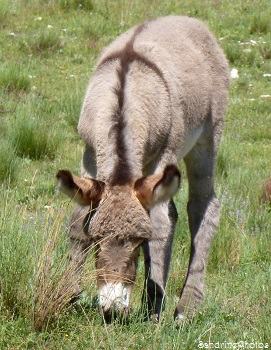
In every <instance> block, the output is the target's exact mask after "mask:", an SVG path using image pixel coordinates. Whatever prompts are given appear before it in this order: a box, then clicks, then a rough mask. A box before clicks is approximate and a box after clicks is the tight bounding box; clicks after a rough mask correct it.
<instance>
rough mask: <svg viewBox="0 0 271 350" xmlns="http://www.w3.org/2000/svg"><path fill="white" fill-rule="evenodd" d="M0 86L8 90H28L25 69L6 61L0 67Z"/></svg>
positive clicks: (28, 82) (28, 80) (28, 79)
mask: <svg viewBox="0 0 271 350" xmlns="http://www.w3.org/2000/svg"><path fill="white" fill-rule="evenodd" d="M0 88H2V89H4V90H6V91H8V92H20V91H29V90H30V78H29V75H28V73H27V71H26V69H25V68H24V67H23V66H22V65H19V64H16V63H8V64H4V65H2V67H0Z"/></svg>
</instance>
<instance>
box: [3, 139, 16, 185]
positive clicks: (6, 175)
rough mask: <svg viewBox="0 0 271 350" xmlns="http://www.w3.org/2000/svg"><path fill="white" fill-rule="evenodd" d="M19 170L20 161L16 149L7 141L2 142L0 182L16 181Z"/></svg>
mask: <svg viewBox="0 0 271 350" xmlns="http://www.w3.org/2000/svg"><path fill="white" fill-rule="evenodd" d="M17 170H18V159H17V158H16V153H15V150H14V147H12V145H11V144H10V143H9V142H8V141H6V140H1V141H0V182H3V181H5V180H8V181H10V182H12V181H13V180H15V179H16V173H17Z"/></svg>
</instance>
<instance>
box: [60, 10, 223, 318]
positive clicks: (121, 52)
mask: <svg viewBox="0 0 271 350" xmlns="http://www.w3.org/2000/svg"><path fill="white" fill-rule="evenodd" d="M228 75H229V74H228V64H227V60H226V58H225V56H224V54H223V52H222V50H221V48H220V47H219V45H218V44H217V42H216V40H215V38H214V37H213V35H212V34H211V33H210V32H209V30H208V28H207V27H206V26H205V25H204V24H203V23H202V22H200V21H199V20H196V19H193V18H189V17H182V16H169V17H164V18H158V19H156V20H152V21H149V22H146V23H144V24H141V25H138V26H136V27H134V28H132V29H130V30H128V31H127V32H125V33H124V34H122V35H121V36H119V37H118V38H117V39H116V40H115V41H114V42H113V43H112V44H110V45H109V46H108V47H107V48H106V49H105V50H104V52H103V54H102V55H101V58H100V60H99V61H98V64H97V67H96V69H95V71H94V73H93V76H92V78H91V80H90V82H89V85H88V89H87V92H86V97H85V100H84V104H83V108H82V112H81V115H80V119H79V124H78V131H79V134H80V136H81V137H82V139H83V140H84V141H85V144H86V149H85V152H84V156H83V162H82V177H81V178H80V177H77V176H75V175H73V174H71V173H70V172H69V171H66V170H61V171H59V172H58V174H57V178H58V183H59V188H60V190H61V191H63V192H64V193H65V194H67V195H68V196H69V197H71V198H73V199H74V200H75V201H76V202H77V206H76V207H75V209H74V211H73V214H72V219H71V228H70V246H71V259H72V260H74V261H76V263H77V264H78V274H80V271H81V267H82V265H83V263H84V261H85V259H86V254H87V252H88V250H89V248H90V246H91V245H92V244H93V247H94V251H95V261H96V268H97V271H96V275H97V284H98V292H99V305H100V309H101V311H102V312H103V315H104V316H105V317H106V318H108V317H109V316H110V315H111V314H113V315H115V314H116V313H120V314H123V313H124V314H126V313H127V312H128V308H129V301H130V296H131V292H132V287H133V284H134V281H135V277H136V268H137V261H138V253H139V249H140V247H142V249H143V253H144V263H145V277H146V282H145V287H144V292H143V297H142V300H143V301H146V309H147V310H148V314H149V315H158V317H159V314H160V312H161V311H162V309H163V300H164V297H165V288H166V282H167V278H168V271H169V263H170V256H171V247H172V241H173V235H174V230H175V225H176V221H177V211H176V208H175V205H174V202H173V200H172V197H173V196H174V194H175V193H176V191H177V189H178V187H179V182H180V173H179V171H178V169H177V164H178V161H180V160H181V159H183V160H184V162H185V165H186V169H187V176H188V181H189V200H188V205H187V211H188V217H189V227H190V231H191V253H190V261H189V268H188V272H187V277H186V281H185V283H184V287H183V290H182V292H181V296H180V300H179V303H178V305H177V307H176V311H175V315H174V316H175V318H176V319H177V320H180V321H181V320H183V318H184V317H186V316H190V315H192V314H193V313H194V310H195V309H196V307H197V305H198V304H199V302H200V301H201V300H202V298H203V289H204V276H205V270H206V263H207V259H208V253H209V250H210V245H211V242H212V239H213V237H214V234H215V231H216V228H217V226H218V221H219V202H218V200H217V198H216V195H215V192H214V173H215V164H216V154H217V150H218V145H219V142H220V139H221V133H222V124H223V117H224V115H225V111H226V105H227V100H228ZM80 290H81V289H80V285H78V289H77V290H76V291H75V294H77V293H78V294H79V293H80Z"/></svg>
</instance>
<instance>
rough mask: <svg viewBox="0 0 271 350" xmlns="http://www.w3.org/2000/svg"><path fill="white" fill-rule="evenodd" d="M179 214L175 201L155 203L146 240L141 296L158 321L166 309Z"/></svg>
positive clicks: (149, 312)
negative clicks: (150, 235) (164, 307)
mask: <svg viewBox="0 0 271 350" xmlns="http://www.w3.org/2000/svg"><path fill="white" fill-rule="evenodd" d="M177 218H178V214H177V211H176V207H175V204H174V202H173V200H171V201H170V202H169V203H168V202H167V203H163V204H159V205H157V206H155V207H154V208H153V209H151V211H150V219H151V221H152V223H153V233H152V237H151V239H150V240H149V241H148V242H146V243H144V245H143V252H144V258H145V286H144V292H143V297H142V303H143V305H144V304H146V303H147V307H148V315H149V316H154V317H155V318H156V319H157V320H158V318H159V315H160V313H161V311H162V309H163V303H164V298H165V287H166V282H167V278H168V270H169V263H170V256H171V246H172V241H173V234H174V230H175V225H176V222H177Z"/></svg>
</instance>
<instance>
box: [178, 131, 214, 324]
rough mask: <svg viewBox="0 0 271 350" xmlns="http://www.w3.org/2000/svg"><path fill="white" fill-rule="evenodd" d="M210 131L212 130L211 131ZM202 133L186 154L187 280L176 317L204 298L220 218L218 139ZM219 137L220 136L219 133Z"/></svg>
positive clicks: (191, 308)
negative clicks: (216, 183) (216, 179)
mask: <svg viewBox="0 0 271 350" xmlns="http://www.w3.org/2000/svg"><path fill="white" fill-rule="evenodd" d="M210 134H211V133H210ZM210 134H209V135H207V137H206V135H205V137H203V136H202V137H201V139H200V140H198V142H197V144H196V145H195V146H194V148H193V149H192V150H191V151H190V153H189V154H188V155H187V156H186V157H185V163H186V168H187V174H188V181H189V202H188V205H187V211H188V218H189V227H190V232H191V251H190V261H189V268H188V273H187V277H186V281H185V284H184V287H183V290H182V293H181V297H180V301H179V303H178V306H177V308H176V310H175V315H174V316H175V318H177V319H178V320H182V319H183V318H185V317H186V316H191V315H193V312H194V310H195V308H196V307H197V305H198V304H199V303H200V301H201V299H202V298H203V287H204V276H205V270H206V264H207V260H208V255H209V250H210V246H211V242H212V240H213V237H214V234H215V231H216V228H217V226H218V221H219V207H220V206H219V202H218V200H217V198H216V195H215V192H214V171H215V158H216V149H217V146H216V145H215V144H214V143H215V141H216V143H217V144H218V142H219V140H218V139H216V140H214V138H213V135H212V134H211V135H210ZM218 138H219V137H218Z"/></svg>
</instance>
